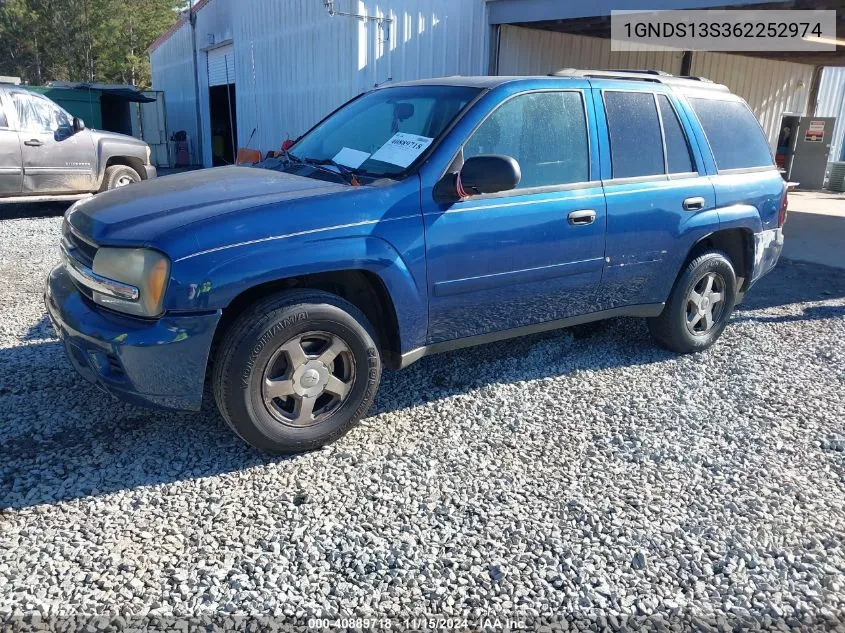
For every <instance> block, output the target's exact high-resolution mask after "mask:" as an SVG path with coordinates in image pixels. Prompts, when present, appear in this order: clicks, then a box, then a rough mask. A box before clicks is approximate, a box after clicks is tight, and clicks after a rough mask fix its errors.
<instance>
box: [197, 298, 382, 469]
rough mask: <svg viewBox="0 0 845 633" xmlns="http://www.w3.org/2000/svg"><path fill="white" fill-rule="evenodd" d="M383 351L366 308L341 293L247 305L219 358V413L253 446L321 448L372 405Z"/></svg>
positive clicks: (216, 379) (216, 380) (275, 449)
mask: <svg viewBox="0 0 845 633" xmlns="http://www.w3.org/2000/svg"><path fill="white" fill-rule="evenodd" d="M381 368H382V364H381V357H380V355H379V351H378V346H377V345H376V342H375V336H374V334H373V328H372V326H371V325H370V323H369V322H368V321H367V318H366V317H365V316H364V314H363V313H362V312H361V311H360V310H359V309H358V308H356V307H355V306H354V305H352V304H351V303H349V302H347V301H345V300H343V299H341V298H340V297H337V296H335V295H332V294H329V293H326V292H320V291H314V290H294V291H289V292H284V293H280V294H278V295H275V296H273V297H271V298H269V299H267V300H265V301H262V302H260V303H257V304H255V305H253V306H252V307H250V308H248V309H247V310H246V312H245V313H244V314H242V315H241V316H240V317H239V318H238V319H237V320H236V321H235V322H234V323H233V324H232V326H231V328H230V329H229V330H228V331H227V333H226V334H225V336H224V338H223V342H222V344H221V346H220V348H219V351H218V353H217V356H216V358H215V362H214V374H213V389H214V397H215V400H216V402H217V406H218V408H219V409H220V413H221V415H222V416H223V418H224V419H225V420H226V422H227V423H228V424H229V426H230V427H231V428H232V430H234V431H235V433H237V434H238V435H239V436H240V437H241V438H242V439H243V440H244V441H246V442H247V443H249V444H251V445H252V446H254V447H256V448H258V449H260V450H262V451H265V452H268V453H272V454H274V455H279V454H285V453H298V452H303V451H309V450H314V449H317V448H320V447H321V446H324V445H326V444H329V443H331V442H334V441H335V440H337V439H339V438H340V437H341V436H343V435H344V434H345V433H346V432H347V431H348V430H349V429H350V428H351V427H352V426H354V425H355V424H356V423H357V422H358V421H359V420H360V419H361V417H363V416H364V414H365V413H366V412H367V410H368V409H369V408H370V406H371V405H372V402H373V399H374V398H375V394H376V390H377V389H378V384H379V380H380V379H381Z"/></svg>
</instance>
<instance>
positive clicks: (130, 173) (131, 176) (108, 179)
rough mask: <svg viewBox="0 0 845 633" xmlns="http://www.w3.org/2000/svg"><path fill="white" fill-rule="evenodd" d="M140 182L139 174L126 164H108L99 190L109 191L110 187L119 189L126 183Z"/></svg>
mask: <svg viewBox="0 0 845 633" xmlns="http://www.w3.org/2000/svg"><path fill="white" fill-rule="evenodd" d="M136 182H141V175H140V174H139V173H138V172H137V171H135V170H134V169H132V168H131V167H129V166H127V165H110V166H109V167H106V173H105V174H104V175H103V184H102V185H101V186H100V191H109V190H111V189H119V188H120V187H125V186H127V185H131V184H134V183H136Z"/></svg>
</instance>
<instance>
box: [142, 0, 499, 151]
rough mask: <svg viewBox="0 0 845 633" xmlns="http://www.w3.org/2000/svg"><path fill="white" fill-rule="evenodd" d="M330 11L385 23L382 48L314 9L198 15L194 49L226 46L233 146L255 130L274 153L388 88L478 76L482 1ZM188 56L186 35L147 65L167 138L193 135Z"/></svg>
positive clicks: (225, 1)
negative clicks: (232, 88)
mask: <svg viewBox="0 0 845 633" xmlns="http://www.w3.org/2000/svg"><path fill="white" fill-rule="evenodd" d="M335 8H336V9H337V10H338V11H346V12H352V13H359V14H366V15H370V16H379V17H389V18H391V19H392V20H393V22H392V24H390V26H389V45H387V44H385V43H384V41H383V40H384V30H383V29H381V28H380V27H379V25H378V24H377V23H376V22H373V21H362V20H358V19H355V18H351V17H344V16H339V15H338V16H334V17H332V16H329V14H328V12H327V11H326V8H325V7H324V6H323V3H322V2H320V0H238V2H237V4H235V0H211V2H209V3H208V4H206V5H205V6H203V8H202V9H201V10H200V11H199V12H198V13H197V47H198V48H199V49H203V48H205V47H208V46H210V45H211V44H212V43H213V42H217V43H219V42H221V41H224V40H226V39H232V40H233V45H234V50H235V85H236V91H237V102H238V103H237V117H238V121H237V125H238V143H239V145H245V144H246V142H247V140H248V139H249V136H250V134H251V133H252V130H253V129H255V130H256V132H255V136H254V138H253V141H252V142H251V143H250V146H251V147H253V148H258V149H261V150H262V151H265V152H266V151H267V150H270V149H278V148H279V147H280V145H281V143H282V141H283V140H284V139H285V138H288V137H291V138H293V137H296V136H298V135H299V134H301V133H302V132H305V131H306V130H307V129H308V128H310V127H311V126H312V125H313V124H314V123H316V122H317V121H318V120H319V119H320V118H322V117H323V116H324V115H326V114H328V113H329V112H330V111H331V110H333V109H335V108H336V107H338V106H339V105H341V104H342V103H344V102H345V101H347V100H349V99H350V98H352V97H354V96H355V95H356V94H358V93H360V92H362V91H364V90H367V89H369V88H372V87H373V85H374V84H376V83H383V82H385V81H387V80H388V79H389V78H392V79H393V80H394V81H404V80H408V79H418V78H425V77H436V76H443V75H459V74H460V75H473V74H483V73H485V72H486V68H487V55H488V50H487V41H488V38H487V33H488V28H489V27H488V26H487V19H486V13H485V12H486V5H485V2H484V0H384V1H383V2H376V1H372V0H366V1H365V0H338V1H337V2H336V3H335ZM174 40H175V41H174ZM183 40H184V42H183ZM185 42H186V43H187V47H185V46H184V43H185ZM204 55H205V53H204V52H202V50H200V53H199V62H200V63H199V68H200V73H199V74H200V110H201V114H202V124H201V128H202V130H203V138H204V139H206V141H205V142H204V143H203V145H204V152H203V153H204V155H205V161H204V162H205V164H210V154H209V149H208V147H209V145H210V143H209V141H208V136H209V135H208V127H209V119H208V77H207V71H206V63H205V59H206V58H205V57H204ZM191 56H192V52H191V43H190V27H189V26H188V25H185V26H183V27H182V28H181V29H180V30H179V32H177V33H176V34H174V35H173V36H171V38H170V39H169V40H167V41H166V42H165V43H164V44H162V45H161V46H160V47H159V48H158V49H157V50H155V51H153V53H152V54H151V56H150V58H151V61H152V65H153V87H154V88H155V89H156V90H165V91H166V92H167V106H168V115H169V116H170V118H171V124H170V128H171V129H173V130H176V129H186V130H188V131H189V133H190V134H195V128H196V125H195V124H194V123H191V121H193V120H194V119H195V116H196V115H195V110H194V108H195V103H194V98H193V66H192V61H191ZM171 92H173V93H174V98H173V105H172V106H171V96H170V93H171ZM171 113H172V114H171Z"/></svg>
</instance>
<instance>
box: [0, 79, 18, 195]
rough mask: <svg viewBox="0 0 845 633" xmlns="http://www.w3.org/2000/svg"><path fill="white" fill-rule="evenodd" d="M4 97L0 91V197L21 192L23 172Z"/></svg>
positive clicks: (16, 138) (14, 132)
mask: <svg viewBox="0 0 845 633" xmlns="http://www.w3.org/2000/svg"><path fill="white" fill-rule="evenodd" d="M5 99H6V97H5V95H3V94H2V93H0V198H2V197H4V196H14V195H16V194H19V193H20V192H21V180H22V174H23V168H22V165H21V148H20V141H19V140H18V133H17V132H16V131H15V130H14V129H13V128H12V126H11V124H10V121H9V119H10V118H11V117H10V116H8V115H7V114H6V108H5V106H7V105H8V104H7V103H5Z"/></svg>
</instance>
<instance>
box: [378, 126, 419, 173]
mask: <svg viewBox="0 0 845 633" xmlns="http://www.w3.org/2000/svg"><path fill="white" fill-rule="evenodd" d="M433 140H434V139H433V138H429V137H427V136H417V135H416V134H406V133H405V132H397V133H396V134H394V135H393V137H392V138H391V139H390V140H389V141H387V143H385V144H384V145H382V146H381V147H379V148H378V150H376V153H375V154H373V155H372V156H371V157H370V158H372V159H373V160H380V161H381V162H383V163H390V164H391V165H399V167H407V166H408V165H410V164H411V163H413V162H414V160H416V158H417V156H419V155H420V154H422V153H423V152H424V151H425V150H426V148H427V147H428V146H429V145H431V142H432V141H433Z"/></svg>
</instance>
